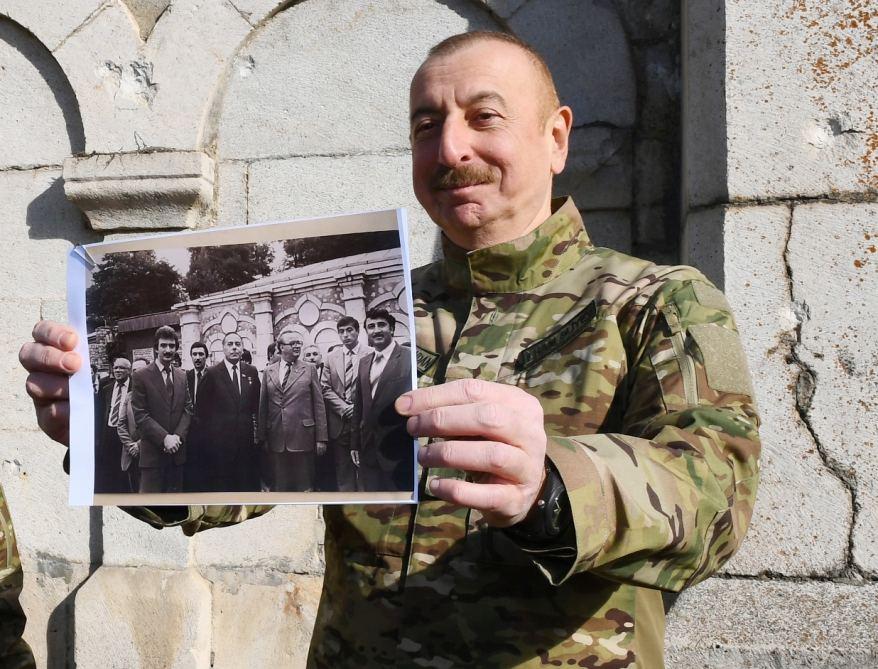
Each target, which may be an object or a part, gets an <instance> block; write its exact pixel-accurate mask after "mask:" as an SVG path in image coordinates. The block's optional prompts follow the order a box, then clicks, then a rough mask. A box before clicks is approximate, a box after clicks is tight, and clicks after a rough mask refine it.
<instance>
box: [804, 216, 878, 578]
mask: <svg viewBox="0 0 878 669" xmlns="http://www.w3.org/2000/svg"><path fill="white" fill-rule="evenodd" d="M876 247H878V205H876V204H857V205H841V204H838V205H832V204H809V205H802V206H797V207H796V208H795V210H794V212H793V221H792V233H791V235H790V241H789V253H788V262H789V265H790V270H791V272H792V278H793V284H792V285H793V299H794V300H795V302H796V303H797V304H799V305H801V306H800V310H801V312H802V313H803V314H804V319H803V321H802V334H801V344H800V345H799V346H797V347H796V349H795V350H796V353H797V354H798V355H799V356H800V357H801V359H802V361H803V363H804V365H805V366H806V367H807V368H808V369H809V370H810V371H811V373H812V374H813V376H814V377H815V386H814V388H813V396H808V395H807V394H803V397H802V398H801V400H800V404H802V405H803V409H804V410H805V411H806V414H807V416H808V419H809V420H810V422H811V425H812V427H813V429H814V433H815V435H816V438H817V439H818V440H819V441H820V443H821V444H822V447H823V449H824V451H825V452H826V455H827V458H828V460H829V461H830V463H831V464H832V465H833V468H834V469H835V470H836V471H837V472H838V474H839V476H841V477H842V478H843V479H844V480H845V481H846V482H847V483H848V485H849V486H851V488H853V490H854V492H855V500H856V502H857V507H858V508H857V514H856V523H855V526H854V532H853V557H854V560H855V562H856V563H857V565H858V566H860V567H861V568H862V569H864V570H866V571H868V572H869V573H872V574H878V541H876V537H878V428H876V420H875V416H876V412H878V338H876V333H875V326H876V313H878V252H876Z"/></svg>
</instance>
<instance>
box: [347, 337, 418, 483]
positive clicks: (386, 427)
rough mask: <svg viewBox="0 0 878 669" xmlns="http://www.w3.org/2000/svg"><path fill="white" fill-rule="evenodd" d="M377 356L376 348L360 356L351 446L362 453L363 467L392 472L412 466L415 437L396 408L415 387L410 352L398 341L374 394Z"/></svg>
mask: <svg viewBox="0 0 878 669" xmlns="http://www.w3.org/2000/svg"><path fill="white" fill-rule="evenodd" d="M374 358H375V352H374V351H373V352H372V353H370V354H369V355H367V356H366V357H365V358H361V359H360V368H359V370H358V374H357V389H356V395H355V402H354V429H353V434H352V435H351V448H352V449H354V450H358V451H359V452H360V467H361V468H362V467H377V468H379V469H381V470H383V471H385V472H392V471H394V470H395V469H396V468H397V467H399V466H402V465H406V464H409V463H411V466H412V467H413V466H414V463H413V457H414V451H413V440H412V436H411V435H410V434H409V433H408V431H407V430H406V428H405V424H406V418H404V417H403V416H400V415H399V414H398V413H397V412H396V409H394V408H393V404H394V402H396V399H397V398H398V397H399V396H400V395H402V394H403V393H407V392H408V391H410V390H412V360H411V351H410V349H409V348H408V347H407V346H400V345H399V344H397V345H396V346H395V347H394V349H393V352H392V353H391V354H390V358H389V359H388V360H387V364H386V365H385V367H384V370H383V371H382V372H381V376H380V377H378V385H377V387H376V388H375V397H372V384H371V382H370V381H369V372H370V370H371V369H372V360H373V359H374Z"/></svg>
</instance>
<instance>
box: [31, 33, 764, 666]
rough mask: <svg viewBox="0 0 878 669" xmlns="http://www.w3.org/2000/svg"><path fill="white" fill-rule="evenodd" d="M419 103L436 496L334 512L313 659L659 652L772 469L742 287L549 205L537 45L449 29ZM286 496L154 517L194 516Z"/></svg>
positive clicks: (368, 661) (632, 660)
mask: <svg viewBox="0 0 878 669" xmlns="http://www.w3.org/2000/svg"><path fill="white" fill-rule="evenodd" d="M411 112H412V154H413V165H414V169H413V172H414V185H415V192H416V194H417V196H418V199H419V201H420V202H421V204H422V205H424V207H425V209H426V210H427V211H428V213H429V214H430V215H431V217H432V218H433V220H434V221H436V222H437V224H439V225H440V226H441V227H442V229H443V232H444V233H445V237H444V240H443V245H444V259H443V260H442V261H441V262H438V263H435V264H433V265H430V266H428V267H426V268H424V269H422V270H419V271H416V272H415V274H414V286H415V315H416V319H417V320H416V329H417V345H418V372H419V375H420V379H419V385H420V388H419V389H418V390H415V391H413V392H411V393H407V394H405V395H403V396H402V397H400V399H399V400H398V401H397V404H396V407H397V410H398V411H400V413H402V414H404V415H408V416H410V418H409V422H408V428H409V431H410V432H412V434H415V435H417V436H420V437H424V438H428V439H429V438H435V439H432V440H431V441H430V442H429V443H428V444H426V445H423V446H422V447H421V449H420V452H419V456H418V457H419V462H420V464H421V465H422V471H421V493H422V494H421V502H420V503H419V504H418V505H416V506H413V505H408V506H403V505H397V506H394V505H373V506H348V507H333V508H327V509H326V511H325V518H326V524H327V535H326V575H325V580H324V590H323V597H322V600H321V605H320V610H319V612H318V619H317V624H316V627H315V632H314V638H313V641H312V647H311V656H310V665H311V666H315V667H348V666H350V667H364V666H370V667H371V666H388V667H403V666H406V667H407V666H413V667H418V666H421V667H425V666H426V667H442V668H445V667H455V666H476V667H513V666H515V667H531V666H534V667H535V666H542V665H546V664H548V665H551V666H565V665H570V666H572V665H575V666H582V667H591V668H598V667H600V668H604V669H610V668H612V669H624V668H630V667H639V668H641V669H644V668H647V669H652V668H658V667H662V666H663V660H662V655H663V652H662V645H663V631H664V611H663V607H662V600H661V595H660V589H663V590H669V591H678V590H680V589H682V588H684V587H686V586H688V585H691V584H692V583H695V582H698V581H699V580H701V579H704V578H706V577H707V576H709V575H710V574H711V573H713V572H714V571H715V570H716V569H717V568H718V567H719V566H720V565H721V564H722V563H723V562H724V561H725V560H727V559H728V558H729V557H730V556H731V555H732V553H733V552H734V550H735V549H736V547H737V546H738V544H739V543H740V541H741V538H742V537H743V534H744V532H745V530H746V527H747V524H748V522H749V519H750V515H751V512H752V507H753V503H754V496H755V491H756V486H757V481H758V474H757V466H758V455H759V440H758V434H757V426H758V419H757V417H756V414H755V409H754V406H753V401H752V391H751V390H750V386H749V382H748V378H747V373H746V365H745V361H744V356H743V354H742V352H741V347H740V343H739V341H738V335H737V332H736V329H735V325H734V322H733V319H732V316H731V313H730V311H729V307H728V304H727V302H726V301H725V298H724V297H723V296H722V294H721V293H720V292H719V291H718V290H716V289H715V288H714V287H713V286H711V284H710V283H709V282H708V281H707V280H706V279H705V278H704V277H703V276H702V275H701V274H700V273H698V272H697V271H695V270H693V269H691V268H687V267H658V266H655V265H652V264H650V263H648V262H645V261H641V260H637V259H634V258H630V257H627V256H624V255H622V254H619V253H616V252H613V251H610V250H608V249H600V248H595V247H594V246H593V245H592V244H591V242H590V241H589V239H588V236H587V234H586V232H585V230H584V229H583V227H582V222H581V220H580V217H579V214H578V211H577V209H576V207H575V205H574V203H573V202H572V201H571V200H569V199H568V200H558V201H555V202H551V203H550V200H549V193H550V187H551V181H552V176H553V175H554V174H557V173H558V172H560V171H561V169H563V166H564V162H565V160H566V155H567V139H568V136H569V131H570V128H571V125H572V116H571V113H570V110H569V108H567V107H561V106H560V105H559V104H558V102H557V97H556V95H555V93H554V87H553V85H552V83H551V77H550V75H549V74H548V71H547V70H546V68H545V65H544V64H543V63H542V61H541V60H540V59H539V57H538V56H536V55H535V54H533V53H532V52H531V51H530V50H529V49H528V48H527V47H525V46H523V45H521V44H519V43H517V42H515V41H514V40H511V39H509V38H507V37H504V36H497V35H484V34H470V35H469V36H457V37H454V38H451V39H450V40H446V41H445V42H443V43H441V44H440V45H438V46H437V47H435V48H434V49H433V50H432V51H431V55H430V57H429V58H428V59H427V61H426V62H425V63H424V64H423V65H422V66H421V68H420V69H419V71H418V73H417V74H416V76H415V79H414V81H413V83H412V91H411ZM38 330H39V333H35V335H37V336H36V338H37V340H38V342H42V343H43V345H44V344H56V342H59V341H60V337H61V336H63V334H62V333H63V332H66V331H65V330H63V329H61V328H60V326H54V325H48V324H41V325H38ZM30 346H34V347H36V348H34V349H33V352H32V355H29V356H27V357H28V358H29V359H30V360H36V359H38V357H39V353H41V352H44V351H42V345H41V344H34V345H30ZM68 350H69V349H68ZM55 353H57V355H58V356H60V355H61V351H56V352H55ZM23 359H24V356H23ZM26 364H27V363H26ZM56 370H57V371H60V364H59V365H58V367H57V368H56ZM52 392H55V393H59V392H60V391H59V390H58V388H57V387H54V388H50V387H47V388H46V389H45V391H44V392H38V393H36V396H37V397H39V398H45V397H47V396H49V394H51V393H52ZM38 415H39V410H38ZM60 415H63V410H61V411H60ZM43 421H44V423H45V428H46V429H47V430H49V431H54V430H58V431H59V433H60V432H61V431H62V427H61V426H60V421H57V422H56V421H47V420H46V419H45V418H43ZM62 436H63V434H62ZM267 509H268V507H190V508H188V509H185V508H177V509H170V508H163V509H145V508H144V509H139V510H136V511H134V513H135V515H137V516H138V517H140V518H142V519H144V520H146V521H147V522H150V523H152V524H154V525H157V526H166V525H171V524H181V525H182V526H183V528H184V531H185V532H186V533H187V534H188V533H193V532H196V531H199V530H202V529H205V528H209V527H217V526H220V525H225V524H229V523H234V522H239V521H241V520H244V519H246V518H248V517H252V516H254V515H258V514H260V513H263V512H265V511H266V510H267Z"/></svg>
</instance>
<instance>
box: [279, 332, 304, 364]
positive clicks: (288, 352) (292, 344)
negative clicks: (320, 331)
mask: <svg viewBox="0 0 878 669" xmlns="http://www.w3.org/2000/svg"><path fill="white" fill-rule="evenodd" d="M277 345H278V348H280V357H281V358H283V361H284V362H295V361H296V360H298V359H299V356H300V355H301V353H302V340H301V338H299V337H298V336H296V335H291V336H289V337H284V338H283V339H281V340H280V341H279V342H278V343H277Z"/></svg>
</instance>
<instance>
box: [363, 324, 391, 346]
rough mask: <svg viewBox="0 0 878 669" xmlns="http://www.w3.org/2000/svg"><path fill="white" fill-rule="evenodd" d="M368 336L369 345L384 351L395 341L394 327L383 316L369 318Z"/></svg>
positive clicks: (367, 325)
mask: <svg viewBox="0 0 878 669" xmlns="http://www.w3.org/2000/svg"><path fill="white" fill-rule="evenodd" d="M366 336H367V337H368V338H369V346H371V347H372V348H375V349H378V350H379V351H383V350H384V349H385V348H387V346H388V345H389V344H390V342H391V341H393V329H392V328H391V327H390V323H388V322H387V321H385V320H384V319H383V318H374V319H373V318H367V319H366Z"/></svg>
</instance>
